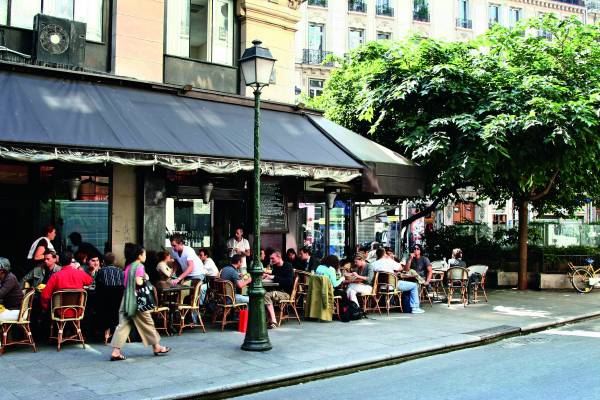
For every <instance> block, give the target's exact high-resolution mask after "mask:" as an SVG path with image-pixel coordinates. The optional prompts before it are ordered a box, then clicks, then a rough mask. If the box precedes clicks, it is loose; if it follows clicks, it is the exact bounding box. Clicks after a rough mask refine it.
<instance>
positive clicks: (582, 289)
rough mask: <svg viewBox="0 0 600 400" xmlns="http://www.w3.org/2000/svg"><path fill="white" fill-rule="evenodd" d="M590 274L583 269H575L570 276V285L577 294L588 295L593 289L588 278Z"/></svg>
mask: <svg viewBox="0 0 600 400" xmlns="http://www.w3.org/2000/svg"><path fill="white" fill-rule="evenodd" d="M591 277H592V274H591V273H590V271H588V270H587V269H585V268H577V269H576V270H575V271H574V272H573V275H572V276H571V285H573V287H574V288H575V290H577V291H578V292H579V293H589V292H591V291H592V289H594V286H593V285H590V278H591Z"/></svg>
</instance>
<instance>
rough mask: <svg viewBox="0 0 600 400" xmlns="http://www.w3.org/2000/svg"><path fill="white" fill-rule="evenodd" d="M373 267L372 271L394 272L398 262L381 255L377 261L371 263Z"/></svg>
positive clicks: (398, 265) (397, 267)
mask: <svg viewBox="0 0 600 400" xmlns="http://www.w3.org/2000/svg"><path fill="white" fill-rule="evenodd" d="M371 266H372V267H373V271H383V272H391V273H394V272H395V271H397V270H398V269H399V268H400V264H399V263H397V262H396V261H394V260H392V259H391V258H387V257H382V258H380V259H379V260H377V261H373V262H372V263H371Z"/></svg>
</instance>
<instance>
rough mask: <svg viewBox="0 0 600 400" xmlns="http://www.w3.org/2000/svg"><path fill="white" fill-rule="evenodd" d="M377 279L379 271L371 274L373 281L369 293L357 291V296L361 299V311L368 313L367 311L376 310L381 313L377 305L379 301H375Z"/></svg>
mask: <svg viewBox="0 0 600 400" xmlns="http://www.w3.org/2000/svg"><path fill="white" fill-rule="evenodd" d="M378 281H379V272H375V275H373V282H372V288H373V289H371V293H368V294H361V293H357V297H358V298H359V299H361V302H362V309H363V312H365V313H368V312H369V311H377V312H378V313H379V315H381V308H380V307H379V302H378V301H377V296H378V295H377V287H378V286H379V285H377V282H378Z"/></svg>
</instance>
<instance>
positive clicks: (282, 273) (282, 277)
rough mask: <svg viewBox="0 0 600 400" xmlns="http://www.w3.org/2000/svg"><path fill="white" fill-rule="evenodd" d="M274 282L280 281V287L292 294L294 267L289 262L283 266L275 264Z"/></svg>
mask: <svg viewBox="0 0 600 400" xmlns="http://www.w3.org/2000/svg"><path fill="white" fill-rule="evenodd" d="M273 275H274V277H273V282H277V283H279V288H280V289H281V290H282V291H284V292H286V293H287V294H292V290H293V288H294V267H292V264H291V263H289V262H285V263H283V265H282V266H281V267H276V266H273Z"/></svg>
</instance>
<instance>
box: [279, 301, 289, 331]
mask: <svg viewBox="0 0 600 400" xmlns="http://www.w3.org/2000/svg"><path fill="white" fill-rule="evenodd" d="M284 311H287V304H286V303H280V304H279V322H278V323H277V326H281V321H282V320H283V314H284Z"/></svg>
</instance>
